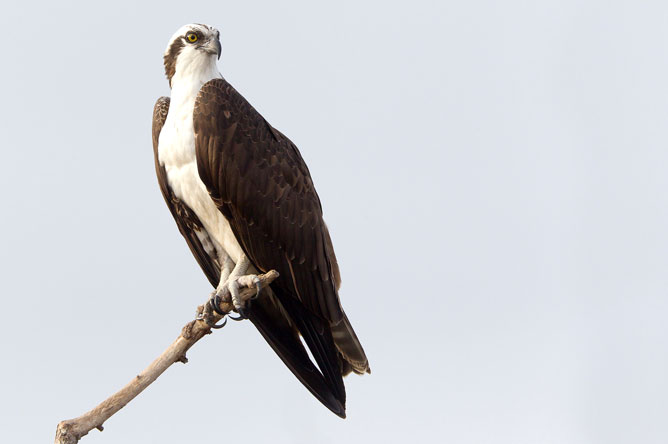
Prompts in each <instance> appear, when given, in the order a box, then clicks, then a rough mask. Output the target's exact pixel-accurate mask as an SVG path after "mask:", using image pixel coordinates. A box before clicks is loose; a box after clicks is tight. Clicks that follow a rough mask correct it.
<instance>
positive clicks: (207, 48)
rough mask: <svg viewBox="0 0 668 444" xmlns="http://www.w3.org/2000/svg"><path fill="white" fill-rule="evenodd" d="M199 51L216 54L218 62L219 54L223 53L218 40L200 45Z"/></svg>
mask: <svg viewBox="0 0 668 444" xmlns="http://www.w3.org/2000/svg"><path fill="white" fill-rule="evenodd" d="M199 49H201V50H203V51H204V52H207V53H209V54H216V56H217V57H218V60H220V53H221V52H223V48H222V46H220V40H218V39H215V40H210V41H209V42H208V43H207V44H206V45H202V46H200V47H199Z"/></svg>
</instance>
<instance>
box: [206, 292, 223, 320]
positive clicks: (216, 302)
mask: <svg viewBox="0 0 668 444" xmlns="http://www.w3.org/2000/svg"><path fill="white" fill-rule="evenodd" d="M220 302H221V299H220V296H218V295H217V294H215V295H214V296H213V297H212V298H211V299H209V305H210V306H211V309H212V310H213V311H215V312H216V313H218V314H219V315H221V316H225V315H226V314H227V313H226V312H224V311H222V310H221V309H220Z"/></svg>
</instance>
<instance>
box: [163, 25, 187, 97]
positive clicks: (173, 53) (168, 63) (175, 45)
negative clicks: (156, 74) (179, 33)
mask: <svg viewBox="0 0 668 444" xmlns="http://www.w3.org/2000/svg"><path fill="white" fill-rule="evenodd" d="M184 46H185V43H184V42H183V39H182V38H181V37H179V38H177V39H176V40H174V41H173V42H172V44H171V45H170V46H169V50H168V51H167V53H166V54H165V56H164V57H163V62H164V63H165V75H166V76H167V80H169V86H170V87H171V86H172V77H174V74H175V73H176V59H177V58H178V56H179V54H180V53H181V50H182V49H183V47H184Z"/></svg>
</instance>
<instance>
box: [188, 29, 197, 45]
mask: <svg viewBox="0 0 668 444" xmlns="http://www.w3.org/2000/svg"><path fill="white" fill-rule="evenodd" d="M186 40H188V41H189V42H190V43H195V42H196V41H197V34H195V33H194V32H189V33H188V34H186Z"/></svg>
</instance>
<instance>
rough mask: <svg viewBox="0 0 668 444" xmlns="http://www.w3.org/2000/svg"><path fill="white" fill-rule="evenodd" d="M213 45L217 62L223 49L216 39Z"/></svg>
mask: <svg viewBox="0 0 668 444" xmlns="http://www.w3.org/2000/svg"><path fill="white" fill-rule="evenodd" d="M213 44H214V46H215V47H216V54H218V60H220V54H221V53H222V52H223V47H222V46H220V40H218V39H216V40H215V41H214V42H213Z"/></svg>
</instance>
